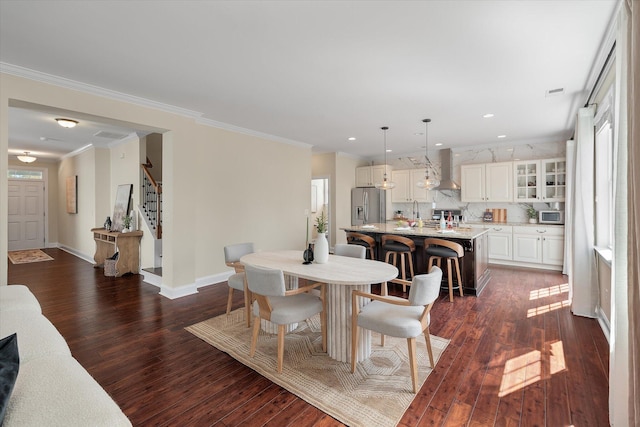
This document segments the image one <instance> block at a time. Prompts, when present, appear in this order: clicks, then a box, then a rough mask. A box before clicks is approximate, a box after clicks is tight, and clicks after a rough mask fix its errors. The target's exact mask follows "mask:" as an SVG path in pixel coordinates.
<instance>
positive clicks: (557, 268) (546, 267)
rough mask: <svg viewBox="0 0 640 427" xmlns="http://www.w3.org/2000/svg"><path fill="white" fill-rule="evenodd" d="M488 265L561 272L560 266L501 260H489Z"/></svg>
mask: <svg viewBox="0 0 640 427" xmlns="http://www.w3.org/2000/svg"><path fill="white" fill-rule="evenodd" d="M489 264H491V265H506V266H510V267H524V268H534V269H536V270H551V271H559V272H562V266H561V265H549V264H533V263H527V262H519V261H507V260H502V259H490V260H489Z"/></svg>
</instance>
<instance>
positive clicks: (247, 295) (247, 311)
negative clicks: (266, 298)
mask: <svg viewBox="0 0 640 427" xmlns="http://www.w3.org/2000/svg"><path fill="white" fill-rule="evenodd" d="M244 317H245V318H246V319H247V328H250V327H251V291H250V290H249V289H245V291H244Z"/></svg>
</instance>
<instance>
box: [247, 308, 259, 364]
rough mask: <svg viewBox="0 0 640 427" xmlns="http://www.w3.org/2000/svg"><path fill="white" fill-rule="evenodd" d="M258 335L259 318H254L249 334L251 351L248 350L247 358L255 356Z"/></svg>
mask: <svg viewBox="0 0 640 427" xmlns="http://www.w3.org/2000/svg"><path fill="white" fill-rule="evenodd" d="M259 333H260V318H259V317H257V316H256V317H254V319H253V334H251V350H249V356H250V357H253V356H254V354H256V344H257V343H258V334H259Z"/></svg>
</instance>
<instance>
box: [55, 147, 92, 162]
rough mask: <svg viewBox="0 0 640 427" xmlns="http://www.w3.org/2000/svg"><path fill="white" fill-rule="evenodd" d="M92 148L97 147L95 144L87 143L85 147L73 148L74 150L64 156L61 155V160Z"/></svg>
mask: <svg viewBox="0 0 640 427" xmlns="http://www.w3.org/2000/svg"><path fill="white" fill-rule="evenodd" d="M91 148H96V147H95V145H93V144H87V145H85V146H84V147H80V148H78V149H77V150H73V151H72V152H70V153H67V154H65V155H64V156H60V160H64V159H68V158H70V157H75V156H77V155H79V154H81V153H84V152H85V151H87V150H89V149H91Z"/></svg>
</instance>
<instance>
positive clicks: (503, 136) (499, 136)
mask: <svg viewBox="0 0 640 427" xmlns="http://www.w3.org/2000/svg"><path fill="white" fill-rule="evenodd" d="M506 137H507V135H498V138H500V139H502V138H506Z"/></svg>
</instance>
